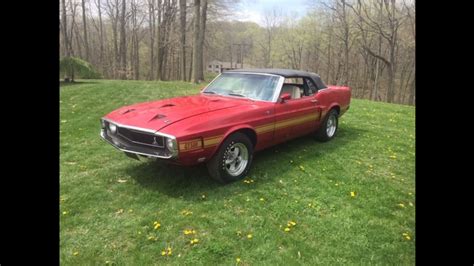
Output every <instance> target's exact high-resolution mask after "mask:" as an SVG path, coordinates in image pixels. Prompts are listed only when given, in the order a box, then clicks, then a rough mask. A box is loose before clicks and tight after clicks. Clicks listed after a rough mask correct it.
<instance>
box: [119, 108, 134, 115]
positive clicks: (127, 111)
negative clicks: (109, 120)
mask: <svg viewBox="0 0 474 266" xmlns="http://www.w3.org/2000/svg"><path fill="white" fill-rule="evenodd" d="M131 111H135V109H127V110H125V111H124V112H122V113H121V114H122V115H124V114H126V113H130V112H131Z"/></svg>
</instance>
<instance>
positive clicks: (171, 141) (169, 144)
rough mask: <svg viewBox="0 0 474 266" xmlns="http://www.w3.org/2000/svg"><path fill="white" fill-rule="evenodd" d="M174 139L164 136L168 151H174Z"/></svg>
mask: <svg viewBox="0 0 474 266" xmlns="http://www.w3.org/2000/svg"><path fill="white" fill-rule="evenodd" d="M176 146H177V145H176V140H174V139H171V138H166V147H167V148H168V150H170V151H174V150H176V148H177V147H176Z"/></svg>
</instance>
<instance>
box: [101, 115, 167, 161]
mask: <svg viewBox="0 0 474 266" xmlns="http://www.w3.org/2000/svg"><path fill="white" fill-rule="evenodd" d="M103 122H104V125H103V129H102V137H103V138H104V139H105V140H107V141H108V142H109V143H111V144H112V145H114V146H115V147H117V148H119V149H122V150H126V151H129V152H133V153H138V154H145V155H152V156H158V157H163V158H170V157H171V156H172V153H171V152H170V151H169V150H168V149H167V148H166V147H165V145H164V144H165V138H164V137H163V136H158V135H154V134H153V133H148V132H143V131H139V130H134V129H130V128H125V127H119V126H117V132H116V133H115V134H113V133H112V132H111V131H110V129H109V124H110V122H108V121H107V120H104V121H103Z"/></svg>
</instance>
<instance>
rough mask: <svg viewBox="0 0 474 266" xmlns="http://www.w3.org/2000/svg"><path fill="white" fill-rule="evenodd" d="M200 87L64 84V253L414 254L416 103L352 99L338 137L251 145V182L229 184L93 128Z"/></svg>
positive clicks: (151, 259) (270, 259)
mask: <svg viewBox="0 0 474 266" xmlns="http://www.w3.org/2000/svg"><path fill="white" fill-rule="evenodd" d="M200 87H202V86H198V85H193V84H189V83H184V82H157V81H117V80H115V81H114V80H88V81H85V80H84V81H82V82H79V83H77V84H74V85H67V86H61V88H60V194H61V199H60V212H61V213H60V216H61V218H60V219H61V220H60V246H61V250H60V258H61V264H65V265H69V264H104V263H111V264H112V263H114V264H124V265H130V264H132V265H135V264H138V265H145V264H146V265H148V264H160V265H161V264H185V263H186V264H188V263H189V264H191V263H192V264H195V263H198V264H203V265H210V264H211V265H212V264H224V265H234V264H236V263H240V264H244V265H245V264H252V265H256V264H266V265H273V264H278V265H282V264H295V262H296V263H298V264H309V265H314V264H335V263H337V264H342V263H344V264H345V263H349V264H368V263H371V264H374V263H376V264H414V263H415V240H416V237H415V108H414V107H410V106H403V105H395V104H387V103H380V102H371V101H367V100H357V99H353V101H352V104H351V108H350V110H349V111H348V112H347V114H345V115H344V116H343V117H342V118H341V120H340V128H339V131H338V133H337V136H336V137H335V139H334V140H332V141H330V142H327V143H320V142H317V141H315V140H314V139H313V138H312V137H310V136H308V137H302V138H299V139H296V140H293V141H290V142H288V143H285V144H282V145H279V146H276V147H274V148H271V149H268V150H265V151H262V152H260V153H257V154H256V155H255V160H254V162H253V168H252V169H251V171H250V175H249V178H248V179H247V180H253V182H252V181H246V182H243V181H241V182H236V183H233V184H229V185H225V186H223V185H220V184H217V183H215V182H214V181H212V180H211V179H210V178H209V177H208V175H207V169H206V168H205V167H203V166H198V167H191V168H185V167H178V166H172V165H164V164H158V163H151V162H150V163H146V162H138V161H135V160H132V159H129V158H128V157H126V156H125V155H124V154H123V153H120V152H118V151H117V150H115V149H114V148H113V147H111V146H110V145H108V144H106V143H105V142H103V141H102V140H101V139H100V137H99V130H100V123H99V119H100V118H101V117H102V116H103V115H105V114H106V113H108V112H110V111H112V110H114V109H116V108H118V107H121V106H123V105H128V104H133V103H137V102H141V101H149V100H153V99H160V98H167V97H172V96H179V95H189V94H195V93H198V92H199V88H200ZM351 192H355V197H351ZM289 221H294V222H296V225H295V226H293V227H291V230H290V231H289V232H285V231H284V230H283V229H284V228H285V227H287V223H288V222H289ZM155 222H158V223H160V225H161V226H160V227H159V228H157V229H155V227H158V226H156V223H155ZM192 229H194V230H195V233H194V234H193V233H192V232H191V233H190V234H184V233H183V230H192ZM192 239H198V240H199V242H198V243H197V244H190V240H192ZM168 247H170V248H171V250H172V254H171V255H170V256H168V255H165V256H162V254H161V253H162V251H163V250H164V249H166V248H168ZM238 261H240V262H238Z"/></svg>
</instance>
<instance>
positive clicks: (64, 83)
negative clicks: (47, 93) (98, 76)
mask: <svg viewBox="0 0 474 266" xmlns="http://www.w3.org/2000/svg"><path fill="white" fill-rule="evenodd" d="M96 83H97V82H96V81H74V82H64V80H60V81H59V87H60V88H62V87H69V86H74V85H84V84H96Z"/></svg>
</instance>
